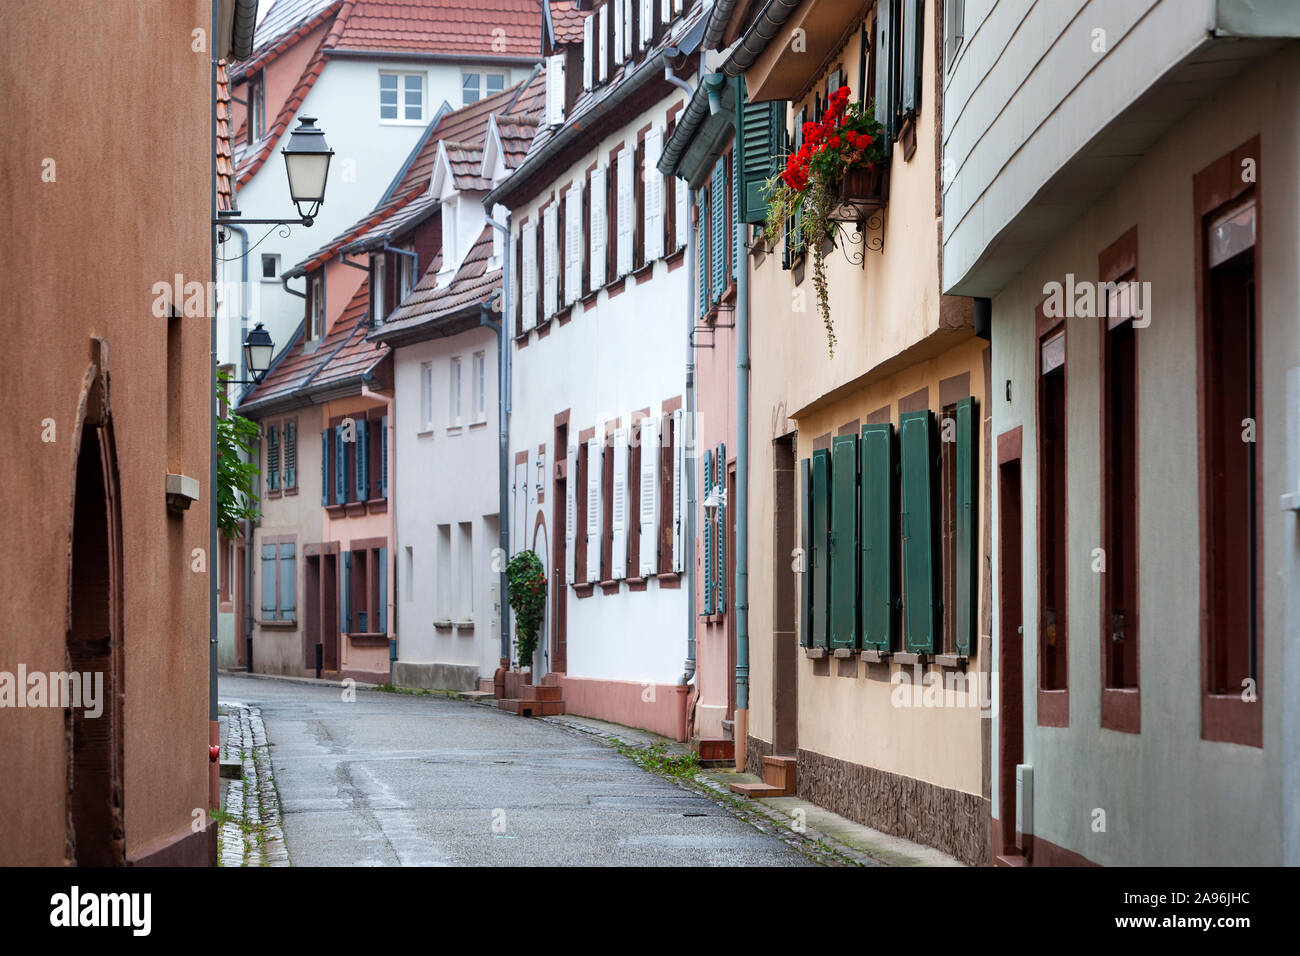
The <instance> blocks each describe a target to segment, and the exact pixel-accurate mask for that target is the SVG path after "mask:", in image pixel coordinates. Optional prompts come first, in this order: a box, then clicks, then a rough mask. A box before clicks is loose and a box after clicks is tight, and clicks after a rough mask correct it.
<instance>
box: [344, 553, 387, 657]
mask: <svg viewBox="0 0 1300 956" xmlns="http://www.w3.org/2000/svg"><path fill="white" fill-rule="evenodd" d="M343 622H344V623H343V629H344V631H345V632H346V633H348V634H352V635H354V636H361V635H366V636H375V637H377V636H380V635H387V633H388V547H387V541H386V540H385V539H384V538H367V539H364V540H361V541H356V540H354V541H353V542H352V550H351V551H344V552H343Z"/></svg>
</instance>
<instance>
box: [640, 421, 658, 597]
mask: <svg viewBox="0 0 1300 956" xmlns="http://www.w3.org/2000/svg"><path fill="white" fill-rule="evenodd" d="M640 480H641V514H640V521H641V567H640V568H639V569H638V572H639V573H640V575H641V577H643V578H644V577H649V576H650V575H652V574H654V573H656V572H657V571H658V570H659V547H658V542H659V419H657V418H647V419H645V420H644V421H643V422H642V423H641V476H640Z"/></svg>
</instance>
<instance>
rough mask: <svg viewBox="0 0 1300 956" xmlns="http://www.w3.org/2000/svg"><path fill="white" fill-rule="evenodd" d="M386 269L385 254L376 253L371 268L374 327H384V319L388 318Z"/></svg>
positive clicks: (372, 318)
mask: <svg viewBox="0 0 1300 956" xmlns="http://www.w3.org/2000/svg"><path fill="white" fill-rule="evenodd" d="M385 268H386V264H385V259H384V254H383V253H382V252H377V253H375V254H374V256H373V257H372V258H371V268H370V288H371V290H372V292H373V293H374V294H373V296H372V298H373V300H374V303H375V314H374V315H372V316H371V320H372V324H373V325H383V324H384V319H386V318H388V303H387V302H386V301H384V288H385V287H386V286H387V285H388V283H387V282H386V281H385V276H384V269H385Z"/></svg>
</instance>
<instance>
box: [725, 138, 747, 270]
mask: <svg viewBox="0 0 1300 956" xmlns="http://www.w3.org/2000/svg"><path fill="white" fill-rule="evenodd" d="M744 228H745V227H744V224H743V223H741V221H740V150H739V149H736V148H733V149H732V150H731V235H729V236H728V237H727V242H729V243H730V244H731V278H732V280H733V281H735V280H736V279H739V278H740V258H741V257H740V256H739V255H737V254H736V240H737V239H741V244H740V247H741V250H742V253H741V254H742V255H743V250H744V241H743V236H744V233H742V232H741V230H742V229H744Z"/></svg>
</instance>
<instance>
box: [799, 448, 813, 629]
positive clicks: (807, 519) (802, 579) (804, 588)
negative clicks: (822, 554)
mask: <svg viewBox="0 0 1300 956" xmlns="http://www.w3.org/2000/svg"><path fill="white" fill-rule="evenodd" d="M799 482H800V484H799V547H800V551H801V553H802V555H803V560H802V563H801V564H800V567H801V568H802V571H801V572H800V574H799V643H800V645H801V646H803V647H812V605H813V601H812V499H813V492H812V459H811V458H805V459H804V460H803V461H801V462H800V463H799Z"/></svg>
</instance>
